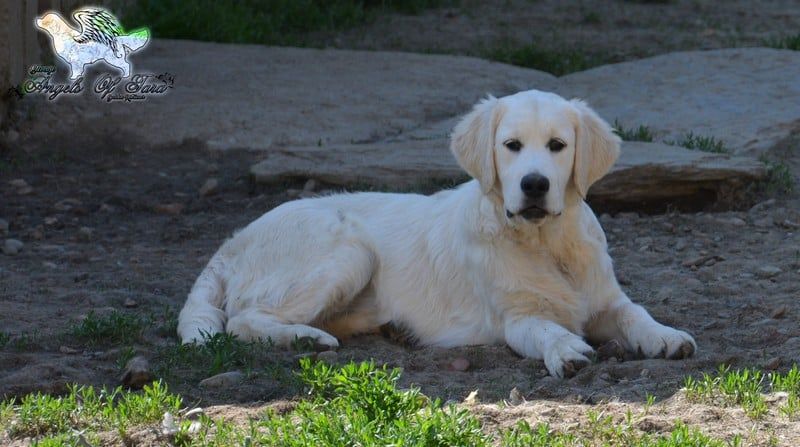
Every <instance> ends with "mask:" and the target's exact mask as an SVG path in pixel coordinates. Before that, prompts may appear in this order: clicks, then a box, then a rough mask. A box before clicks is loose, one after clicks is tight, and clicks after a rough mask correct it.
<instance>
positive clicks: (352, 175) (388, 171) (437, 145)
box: [250, 139, 468, 196]
mask: <svg viewBox="0 0 800 447" xmlns="http://www.w3.org/2000/svg"><path fill="white" fill-rule="evenodd" d="M448 147H449V143H448V142H447V140H442V139H439V140H433V141H431V140H418V141H405V142H391V143H385V142H383V143H368V144H344V145H331V146H326V147H324V148H322V147H318V146H309V147H292V148H287V149H285V150H282V149H275V150H272V151H270V152H268V153H266V154H265V155H266V159H265V160H263V161H262V162H260V163H257V164H255V165H253V166H252V167H251V168H250V174H251V175H252V177H253V179H254V180H255V181H256V182H257V183H264V184H272V185H280V184H283V183H285V182H287V181H290V180H292V179H295V178H298V177H300V178H302V177H313V178H315V179H317V180H318V181H321V182H324V183H327V184H332V185H339V186H345V185H350V184H354V183H361V184H367V185H370V186H381V187H402V186H414V185H420V184H430V183H433V182H446V181H451V180H453V179H459V180H467V179H468V176H467V175H466V174H465V173H464V171H463V170H461V168H460V167H459V166H458V165H457V164H456V161H455V159H454V158H453V156H452V155H451V154H450V151H449V149H448ZM300 193H301V191H296V192H295V195H296V196H299V195H300Z"/></svg>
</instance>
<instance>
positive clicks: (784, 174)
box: [759, 156, 794, 194]
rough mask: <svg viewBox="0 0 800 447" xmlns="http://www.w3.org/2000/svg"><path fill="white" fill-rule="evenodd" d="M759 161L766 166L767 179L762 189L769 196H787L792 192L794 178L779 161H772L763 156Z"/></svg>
mask: <svg viewBox="0 0 800 447" xmlns="http://www.w3.org/2000/svg"><path fill="white" fill-rule="evenodd" d="M759 160H760V161H761V162H762V163H764V164H765V165H766V166H767V177H766V178H765V179H764V181H763V184H762V187H763V189H764V190H766V191H767V192H768V193H770V194H775V193H782V194H788V193H790V192H792V191H793V190H794V176H793V175H792V171H791V170H790V169H789V166H787V165H786V164H785V163H783V162H781V161H772V160H770V159H768V158H766V157H765V156H762V157H760V158H759Z"/></svg>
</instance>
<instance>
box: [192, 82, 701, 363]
mask: <svg viewBox="0 0 800 447" xmlns="http://www.w3.org/2000/svg"><path fill="white" fill-rule="evenodd" d="M509 138H514V139H517V140H519V141H520V142H521V143H523V148H522V150H520V151H519V152H511V151H509V150H508V149H507V148H506V147H505V146H504V144H503V143H504V142H505V141H507V140H508V139H509ZM551 138H559V139H561V140H563V141H564V142H565V143H567V146H566V147H565V148H564V149H563V150H561V151H560V152H551V151H550V150H549V149H548V148H547V142H548V141H549V140H550V139H551ZM451 149H452V150H453V153H454V154H455V156H456V158H457V159H458V161H459V163H460V164H461V165H462V167H464V168H465V170H467V172H469V173H470V174H471V175H472V176H473V177H475V178H476V180H473V181H470V182H467V183H465V184H463V185H461V186H459V187H458V188H456V189H453V190H447V191H441V192H439V193H437V194H434V195H432V196H422V195H416V194H385V193H357V194H340V195H333V196H328V197H320V198H313V199H304V200H298V201H294V202H288V203H285V204H283V205H281V206H279V207H277V208H275V209H274V210H272V211H270V212H268V213H266V214H265V215H263V216H261V217H260V218H259V219H257V220H256V221H254V222H253V223H251V224H250V225H249V226H247V227H246V228H245V229H243V230H242V231H240V232H239V233H237V234H236V235H235V236H234V237H233V238H232V239H230V240H228V241H227V242H226V243H225V244H224V245H223V246H222V248H220V250H219V251H218V252H217V254H216V255H215V256H214V257H213V259H212V260H211V262H210V263H209V265H208V267H206V269H205V270H204V271H203V273H202V274H201V275H200V277H199V278H198V280H197V282H196V283H195V286H194V288H193V289H192V291H191V293H190V294H189V298H188V300H187V302H186V305H185V307H184V308H183V310H182V311H181V314H180V318H179V324H178V333H179V335H180V336H181V338H182V340H183V342H187V343H188V342H202V336H201V334H203V333H208V334H213V333H216V332H221V331H223V330H227V331H228V332H231V333H233V334H236V335H238V336H239V337H241V338H243V339H259V338H262V339H271V340H272V341H273V342H275V343H278V344H281V345H286V344H289V343H290V342H291V341H292V340H294V339H295V337H306V336H307V337H311V338H313V339H315V340H316V341H317V342H318V343H320V344H325V345H330V346H337V345H338V341H337V339H336V338H335V337H334V336H333V335H331V334H330V332H333V333H336V334H337V335H339V336H340V337H345V336H347V335H350V334H354V333H359V332H367V331H370V330H373V329H374V328H376V327H378V326H380V325H382V324H384V323H387V322H390V321H391V322H394V323H395V324H399V325H401V326H403V327H404V328H406V329H407V330H409V331H410V332H411V334H412V335H413V336H415V337H416V338H417V339H418V340H419V341H420V342H421V343H422V344H425V345H435V346H443V347H451V346H463V345H474V344H491V343H507V344H508V345H509V346H510V347H511V348H512V349H514V350H515V351H516V352H518V353H519V354H521V355H524V356H527V357H532V358H537V359H543V360H544V361H545V365H546V367H547V369H548V371H550V373H551V374H553V375H555V376H559V377H562V376H565V375H571V374H573V373H574V371H575V370H577V369H578V368H580V367H582V366H583V365H585V364H587V363H588V362H589V360H588V357H587V356H588V355H589V354H590V353H591V352H592V348H591V346H589V345H588V344H587V343H586V342H585V341H584V339H583V337H584V336H585V337H586V338H587V339H590V340H592V341H593V342H603V341H607V340H611V339H617V340H619V341H620V342H622V343H623V344H624V345H625V346H626V348H628V349H631V350H634V351H640V352H641V353H643V354H644V355H646V356H648V357H655V356H668V357H685V356H688V355H691V354H692V353H693V352H694V350H695V343H694V340H693V339H692V337H691V336H689V335H688V334H687V333H685V332H682V331H678V330H675V329H672V328H669V327H666V326H663V325H661V324H659V323H657V322H656V321H655V320H653V319H652V318H651V317H650V315H648V314H647V312H646V311H645V310H644V309H643V308H642V307H640V306H638V305H635V304H633V303H632V302H631V301H630V299H629V298H628V297H627V296H626V295H625V293H624V292H623V291H622V290H621V289H620V287H619V285H618V284H617V281H616V279H615V276H614V271H613V267H612V262H611V258H610V257H609V256H608V254H607V246H606V240H605V236H604V234H603V230H602V229H601V228H600V225H599V223H598V221H597V219H596V218H595V216H594V214H593V213H592V211H591V209H590V208H589V207H588V205H586V203H585V202H584V201H583V199H582V197H584V196H585V194H586V190H587V189H588V187H589V186H590V185H591V183H593V182H594V181H596V180H597V179H599V178H600V177H602V175H604V174H605V173H606V172H607V171H608V170H609V169H610V167H611V165H612V163H613V162H614V160H615V159H616V158H617V155H618V153H619V139H618V138H617V137H616V136H615V135H614V134H613V133H612V132H611V129H610V128H609V126H608V124H607V123H605V122H604V121H602V120H601V119H600V118H599V117H597V115H596V114H595V113H594V112H592V111H591V110H590V109H589V108H588V107H587V106H586V105H585V104H584V103H583V102H580V101H576V100H573V101H566V100H564V99H562V98H560V97H558V96H556V95H554V94H550V93H544V92H539V91H528V92H522V93H518V94H516V95H512V96H509V97H505V98H500V99H495V98H489V99H487V100H485V101H483V102H481V103H480V104H478V105H477V106H476V107H475V109H474V110H473V111H472V112H470V113H469V114H468V115H467V116H466V117H465V118H464V119H463V120H462V122H461V123H459V124H458V125H457V126H456V128H455V130H454V133H453V143H452V147H451ZM531 172H536V173H539V174H541V175H545V176H547V177H548V178H549V179H550V182H551V189H550V191H549V192H548V193H547V195H546V197H545V201H544V207H545V208H546V209H547V211H548V212H549V214H548V215H547V216H545V217H543V218H540V219H531V220H526V219H524V218H523V217H521V216H520V215H518V214H517V212H518V211H520V210H521V209H522V208H523V207H524V206H525V197H524V194H522V193H521V191H520V187H519V185H520V179H521V178H522V177H523V176H524V175H526V174H529V173H531ZM509 212H510V213H512V217H508V213H509Z"/></svg>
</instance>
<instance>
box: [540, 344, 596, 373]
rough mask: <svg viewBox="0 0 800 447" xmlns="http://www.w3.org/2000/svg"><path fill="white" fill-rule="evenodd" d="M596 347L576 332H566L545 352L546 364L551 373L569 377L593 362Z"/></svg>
mask: <svg viewBox="0 0 800 447" xmlns="http://www.w3.org/2000/svg"><path fill="white" fill-rule="evenodd" d="M593 355H594V349H592V347H591V346H589V345H587V344H586V342H584V341H583V339H581V338H580V337H578V336H577V335H575V334H566V335H563V336H561V337H559V338H558V339H556V340H554V341H553V343H552V344H551V345H550V348H549V349H548V350H547V352H545V353H544V366H545V367H547V371H549V372H550V375H552V376H555V377H558V378H565V377H566V378H569V377H572V376H574V375H575V373H577V372H578V370H580V369H582V368H584V367H586V366H588V365H589V364H590V363H592V361H591V360H589V358H590V357H592V356H593Z"/></svg>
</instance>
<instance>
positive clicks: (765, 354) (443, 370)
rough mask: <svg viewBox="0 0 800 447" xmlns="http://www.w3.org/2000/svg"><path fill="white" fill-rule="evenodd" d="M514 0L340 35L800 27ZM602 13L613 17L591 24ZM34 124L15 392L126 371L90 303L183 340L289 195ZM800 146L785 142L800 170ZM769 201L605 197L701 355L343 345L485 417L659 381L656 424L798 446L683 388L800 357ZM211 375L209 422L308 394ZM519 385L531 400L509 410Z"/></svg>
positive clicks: (682, 32)
mask: <svg viewBox="0 0 800 447" xmlns="http://www.w3.org/2000/svg"><path fill="white" fill-rule="evenodd" d="M508 4H509V5H511V6H508V7H504V8H495V7H492V8H490V7H489V6H481V5H480V4H476V5H474V6H473V7H472V8H471V9H466V10H465V9H457V10H448V9H444V10H436V11H431V12H428V13H425V14H423V15H421V16H399V15H395V16H390V17H386V18H381V19H379V20H378V22H376V23H375V24H373V25H370V26H369V27H365V28H361V29H357V30H353V31H350V32H345V33H343V34H342V35H340V36H338V37H337V38H336V39H337V40H336V44H337V45H338V46H345V47H352V48H380V49H401V50H415V51H425V50H426V48H434V47H435V48H436V49H437V50H441V49H443V48H444V49H447V50H448V51H455V52H462V51H463V52H471V51H473V50H474V49H476V48H480V47H481V45H483V44H484V43H485V42H492V41H495V40H502V39H514V40H516V41H526V40H528V39H530V38H531V37H537V38H538V39H541V41H546V42H552V44H553V45H554V46H556V47H558V46H561V45H572V44H576V45H577V44H580V45H586V46H589V45H590V44H591V45H592V48H593V49H595V50H597V51H603V52H608V53H612V54H618V55H619V57H620V58H635V57H639V56H644V55H650V54H655V53H661V52H665V51H671V50H677V49H697V48H713V47H721V46H732V45H734V44H735V45H754V44H758V43H759V42H760V41H761V40H762V39H764V38H766V37H769V36H771V35H775V34H776V33H777V34H780V33H781V32H782V31H783V30H791V29H793V30H795V31H796V30H797V29H798V27H800V4H798V3H796V2H789V1H775V2H758V5H759V6H758V7H753V6H752V5H753V4H754V2H745V1H732V2H719V3H718V2H703V1H693V2H689V1H687V2H684V1H676V2H671V3H669V4H666V5H662V4H639V3H633V2H600V1H589V0H587V1H583V2H575V3H574V4H571V6H562V5H561V2H555V1H540V2H535V3H533V4H535V5H541V6H542V8H543V9H542V10H538V9H537V10H532V9H531V10H530V11H529V12H527V13H523V12H522V11H521V10H519V9H515V8H516V6H518V5H522V4H530V3H529V2H514V1H510V2H508ZM515 5H516V6H515ZM593 11H594V12H596V13H597V15H599V18H600V22H599V23H581V20H584V21H586V20H585V16H587V15H590V13H591V12H593ZM582 17H583V18H584V19H582ZM588 21H589V22H595V20H594V19H592V20H588ZM465 30H468V31H465ZM26 126H27V124H26V123H25V122H22V123H19V129H18V130H19V132H20V135H21V140H20V142H19V144H16V145H15V146H14V147H13V148H11V149H7V150H5V151H2V152H0V219H5V220H7V221H8V222H9V224H10V227H9V231H8V234H7V235H5V236H3V235H0V236H2V238H3V239H4V238H6V237H11V238H15V239H19V240H21V241H23V242H24V243H25V246H24V248H23V249H22V251H21V252H20V253H19V254H17V255H15V256H8V255H2V254H0V328H2V331H3V332H5V333H8V334H10V335H11V336H12V339H13V340H17V341H16V342H12V343H8V344H7V345H6V346H5V347H2V348H0V396H5V397H9V396H15V395H21V394H24V393H28V392H31V391H49V392H60V391H63V390H64V387H65V385H66V384H67V383H71V382H79V383H90V384H96V385H116V384H117V383H118V377H119V373H120V366H119V359H120V357H121V356H122V353H121V350H122V347H119V346H102V345H100V346H99V347H98V346H96V345H89V344H81V343H80V342H79V341H78V340H77V339H75V338H74V337H71V336H69V335H65V332H66V331H68V330H69V328H70V327H71V325H73V324H74V323H75V322H76V321H79V320H80V319H81V318H83V317H85V316H86V315H87V314H88V313H89V312H90V311H94V312H96V313H98V314H103V313H108V312H109V311H110V310H112V309H116V310H118V311H120V312H124V313H126V314H137V315H146V316H149V317H150V318H152V319H153V320H154V321H155V322H156V324H155V325H154V328H152V329H150V330H148V331H147V332H146V333H145V338H144V340H141V341H138V342H136V343H134V344H133V347H134V349H135V350H136V352H137V353H140V354H144V355H145V356H153V355H156V353H157V352H158V350H159V349H160V348H161V347H164V346H169V345H174V344H175V343H176V339H175V335H174V333H173V332H172V331H171V329H173V328H174V318H175V315H176V313H177V311H178V310H179V309H180V307H181V305H182V303H183V300H184V299H185V297H186V293H187V292H188V290H189V288H190V286H191V284H192V282H193V281H194V279H195V277H196V275H197V274H198V273H199V272H200V271H201V269H202V268H203V266H204V264H205V262H207V260H208V259H209V257H210V256H211V255H212V254H213V252H214V251H215V250H216V248H217V247H218V246H219V244H220V243H221V242H222V240H223V239H224V238H225V237H226V236H227V235H229V234H231V232H232V231H234V230H235V229H237V228H239V227H242V226H244V225H245V224H247V223H248V222H250V221H251V220H253V219H254V218H256V217H257V216H259V215H261V214H262V213H264V212H266V211H268V210H269V209H271V208H272V207H274V206H276V205H278V204H280V203H282V202H284V201H286V200H289V199H291V194H290V193H288V192H287V188H273V189H262V188H258V187H254V186H253V185H251V184H250V182H249V180H248V178H247V177H246V172H247V169H246V167H247V166H249V165H250V164H251V163H253V162H255V161H257V160H258V158H259V155H258V154H252V153H246V152H238V151H230V152H225V153H224V154H223V153H219V152H213V151H208V150H199V149H198V148H197V147H196V145H194V144H192V143H191V142H188V143H187V144H186V145H184V146H182V147H158V148H152V147H145V146H143V145H140V144H138V143H137V142H136V141H132V140H130V139H126V138H125V136H124V135H116V136H115V137H109V136H107V135H109V133H105V132H103V131H102V129H96V130H97V132H96V133H89V132H82V133H80V134H76V135H75V136H71V137H70V138H66V137H64V136H61V135H45V134H42V135H30V134H28V133H26V132H25V129H26ZM795 143H797V141H793V143H792V144H791V145H790V146H787V147H783V148H781V150H780V153H779V154H776V155H777V156H780V157H783V158H784V159H785V161H786V162H787V164H788V165H789V166H790V167H791V168H792V171H793V174H794V176H795V178H797V177H798V175H800V166H799V163H800V155H798V153H797V150H796V148H797V145H796V144H795ZM209 178H216V179H218V180H219V186H218V188H217V190H216V192H215V193H214V194H211V195H208V196H204V197H201V196H200V195H199V193H198V189H199V188H200V187H201V185H203V184H204V183H205V182H206V180H208V179H209ZM17 179H22V180H24V181H25V183H26V184H27V185H29V188H26V187H24V186H20V185H21V183H20V182H14V180H17ZM287 186H288V187H291V188H296V187H298V186H299V185H287ZM318 191H319V189H318ZM758 202H759V203H758V205H756V206H754V207H752V208H751V207H743V209H742V210H738V211H730V212H722V213H695V214H678V213H671V214H661V215H639V214H636V213H635V212H628V213H618V214H616V215H614V216H610V215H608V214H603V213H602V210H597V211H598V214H600V215H601V223H602V225H603V227H604V229H605V231H606V233H607V236H608V239H609V245H610V250H611V254H612V257H613V258H614V260H615V262H616V267H617V274H618V276H619V278H620V281H621V283H622V284H623V287H624V288H625V290H626V291H627V292H628V293H629V295H630V296H631V297H632V298H633V299H634V300H635V301H637V302H639V303H642V304H643V305H644V306H645V307H646V308H647V309H648V310H649V311H650V312H651V313H652V314H653V316H654V317H655V318H656V319H658V320H659V321H661V322H663V323H665V324H669V325H674V326H676V327H678V328H681V329H684V330H687V331H689V332H690V333H692V334H693V335H694V336H695V338H696V340H697V343H698V347H699V350H698V353H697V355H696V356H695V357H694V358H692V359H689V360H686V361H666V360H637V359H633V358H626V359H625V360H624V361H614V360H608V361H604V362H601V363H596V364H593V365H591V366H590V367H587V368H586V369H584V370H582V371H580V373H579V374H578V375H577V376H576V377H575V378H573V379H570V380H557V379H555V378H552V377H549V376H547V375H546V372H545V369H544V365H543V363H542V362H541V361H534V360H527V359H521V358H519V357H517V356H516V355H514V354H513V353H512V352H510V351H509V350H508V349H507V348H505V347H501V346H494V347H492V346H489V347H467V348H460V349H450V350H442V349H427V348H425V349H409V348H406V347H404V346H401V345H399V344H397V343H395V342H393V341H391V340H387V339H385V338H382V337H379V336H372V337H362V338H359V339H356V340H351V341H349V342H347V343H346V344H345V345H344V346H343V347H342V348H341V349H340V350H339V356H338V358H339V361H346V360H349V359H354V360H365V359H374V360H376V361H378V362H385V363H387V364H389V365H392V366H399V367H401V368H403V371H404V375H403V379H402V383H403V385H410V384H415V385H417V386H419V387H421V389H422V391H423V392H424V393H425V394H427V395H429V396H431V397H439V398H441V399H442V400H445V401H446V400H456V401H462V400H463V399H464V398H465V397H466V396H467V395H468V394H469V392H470V391H472V390H479V391H478V401H479V402H480V404H478V405H476V406H475V407H474V409H475V411H476V412H477V413H478V414H479V415H480V416H481V418H482V420H483V421H484V423H485V424H487V425H490V426H494V425H496V426H508V425H511V424H513V422H514V421H516V420H517V419H519V418H526V419H528V420H529V421H531V422H538V421H544V422H550V423H551V424H553V425H554V426H555V427H557V428H567V429H568V428H569V427H570V426H571V424H579V423H582V421H585V417H586V416H585V414H586V410H589V409H593V410H595V411H598V412H600V413H601V414H608V415H612V416H613V417H615V418H623V417H624V414H625V412H626V411H627V410H629V409H633V410H635V411H642V408H643V405H644V401H645V399H646V395H648V394H652V395H655V396H656V397H657V401H658V402H659V403H658V404H657V405H656V407H655V408H654V409H653V410H651V412H650V413H649V414H648V415H647V416H645V417H643V418H642V419H641V421H640V422H638V424H639V426H640V429H642V430H645V431H653V432H661V431H668V430H669V429H671V428H672V426H673V424H674V422H673V420H674V419H675V417H676V416H678V415H680V417H681V418H682V419H683V420H684V421H685V422H686V423H688V424H690V425H696V426H698V427H700V428H701V429H702V430H704V431H705V432H706V433H708V434H713V435H716V436H720V437H729V436H731V435H732V434H742V435H743V436H745V439H746V440H747V441H748V443H752V444H756V445H767V444H769V442H770V438H771V437H774V439H777V440H778V445H800V423H798V422H796V421H795V422H789V421H787V420H786V419H785V418H782V417H780V416H778V415H777V414H775V412H774V411H772V413H771V414H770V415H769V416H767V417H766V418H765V420H764V421H762V422H759V423H753V421H751V420H749V419H748V418H747V417H746V416H744V414H743V412H742V410H741V409H739V408H719V407H708V406H705V405H699V404H693V403H688V402H686V400H685V398H684V397H683V396H682V394H681V393H679V392H678V390H679V389H680V388H681V386H682V383H683V378H684V377H685V376H687V375H698V374H699V373H701V372H704V371H706V372H710V371H713V370H714V369H716V367H717V365H719V364H721V363H726V364H730V365H733V366H734V367H750V366H755V367H759V368H764V369H774V368H777V369H778V370H781V371H785V370H786V369H787V368H788V367H789V366H791V364H792V363H800V326H799V325H798V323H797V322H798V318H800V287H799V285H800V206H799V205H800V192H797V188H796V190H795V192H794V193H791V194H789V195H780V196H771V195H763V196H761V197H760V198H759V200H758ZM129 300H130V301H129ZM126 301H129V302H128V303H127V306H126ZM271 355H272V356H273V357H268V361H274V362H275V364H279V365H283V364H287V365H288V364H290V363H291V362H292V361H294V360H293V355H294V354H292V353H284V352H275V353H274V354H271ZM456 359H466V360H467V361H468V363H469V368H468V369H467V370H466V371H454V370H452V368H451V367H450V364H451V363H452V361H453V360H456ZM266 366H267V365H265V367H266ZM196 379H197V378H196V377H195V376H191V377H177V378H172V379H170V385H171V386H172V387H173V390H175V391H177V392H180V393H181V394H182V395H184V396H185V400H186V401H187V402H192V403H196V404H198V405H201V406H205V407H207V406H209V405H216V406H215V407H214V408H213V409H211V410H209V411H208V413H209V414H210V415H211V416H219V415H221V416H225V417H229V418H246V417H247V415H248V414H250V413H252V411H254V410H253V409H254V408H260V407H262V406H264V405H280V404H281V403H282V402H285V401H287V400H291V399H293V398H295V397H296V396H295V394H294V393H295V391H296V390H294V389H291V388H284V387H282V384H281V382H280V381H279V380H276V379H275V377H274V376H272V375H270V374H266V373H261V374H255V375H253V376H251V377H249V378H248V380H247V382H246V385H245V386H242V387H240V388H238V389H236V390H225V391H220V392H213V391H212V392H209V391H206V390H202V389H200V388H199V387H198V384H197V380H196ZM513 388H517V390H518V391H519V392H520V393H521V395H522V397H523V398H524V399H525V400H527V401H529V402H528V403H527V404H523V405H521V406H516V407H513V408H510V407H508V406H506V405H505V404H503V403H502V401H503V400H505V399H509V393H510V391H511V390H512V389H513Z"/></svg>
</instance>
